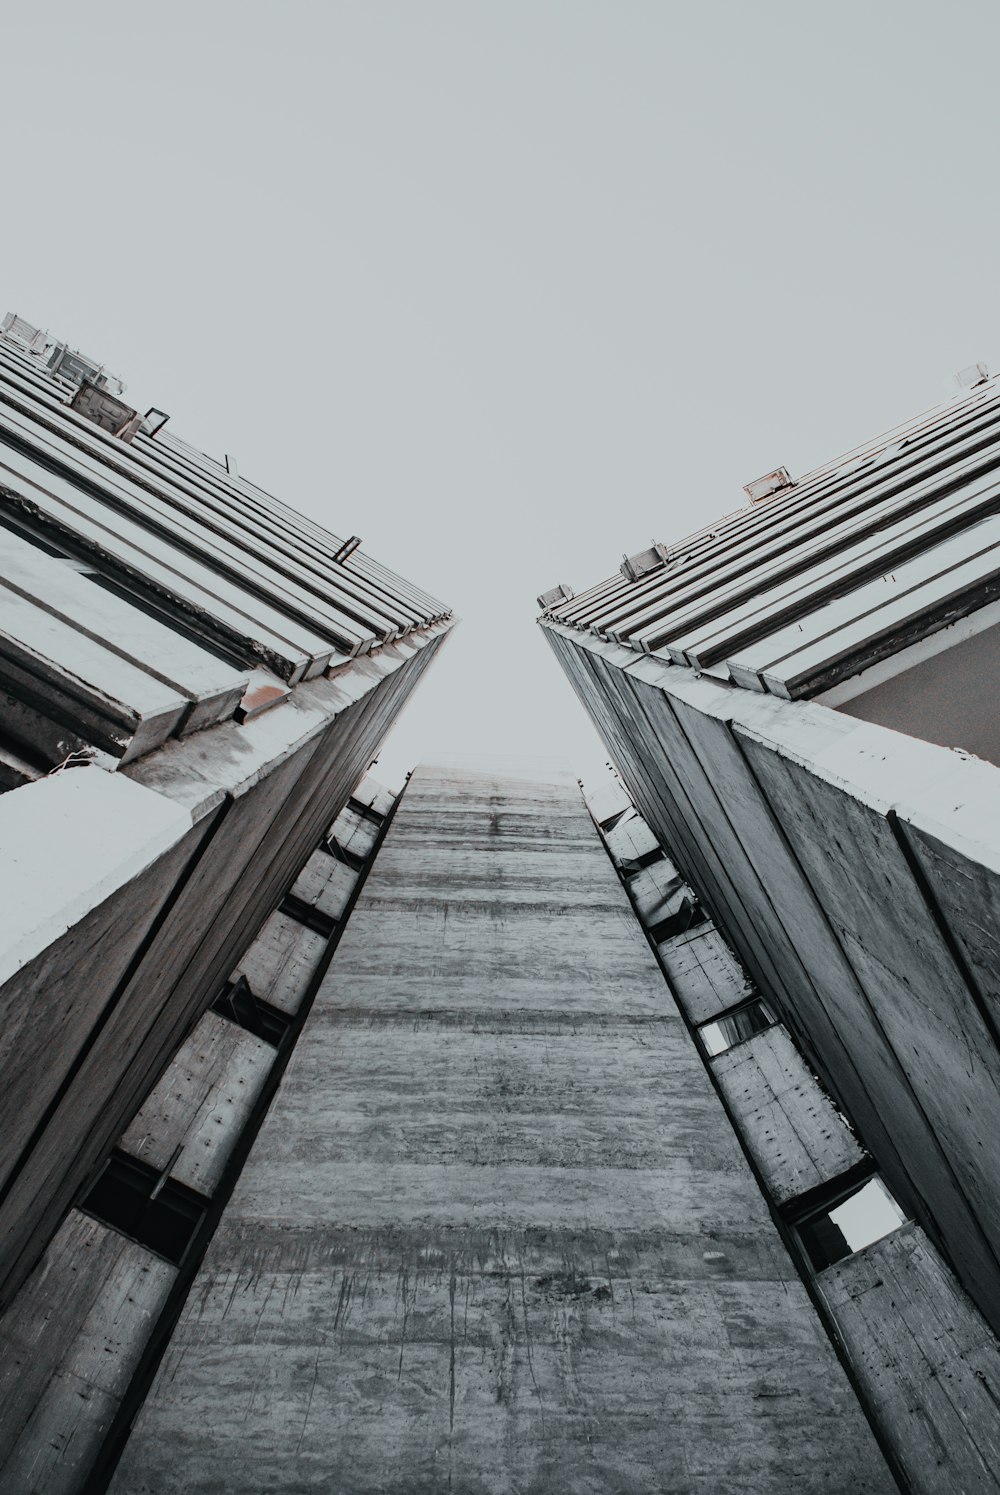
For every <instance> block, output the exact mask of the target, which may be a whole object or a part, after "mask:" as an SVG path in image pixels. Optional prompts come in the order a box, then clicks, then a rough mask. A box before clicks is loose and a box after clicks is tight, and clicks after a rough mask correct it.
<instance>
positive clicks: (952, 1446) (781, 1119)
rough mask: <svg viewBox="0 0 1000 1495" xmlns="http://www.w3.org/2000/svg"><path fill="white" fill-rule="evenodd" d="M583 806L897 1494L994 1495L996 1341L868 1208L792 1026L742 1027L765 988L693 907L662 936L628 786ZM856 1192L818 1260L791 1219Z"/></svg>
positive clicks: (912, 1246) (855, 1141)
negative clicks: (683, 924) (848, 1376)
mask: <svg viewBox="0 0 1000 1495" xmlns="http://www.w3.org/2000/svg"><path fill="white" fill-rule="evenodd" d="M589 804H590V808H591V813H592V814H593V815H594V817H595V820H596V821H597V822H598V825H599V826H600V828H601V834H602V837H603V839H604V842H605V845H606V846H607V848H608V852H609V854H610V856H611V858H612V861H613V862H614V863H615V865H616V867H617V868H618V870H619V873H620V874H621V876H622V878H623V881H624V885H625V888H626V890H627V891H628V894H629V898H630V900H631V902H632V905H633V907H634V908H635V910H636V913H637V915H638V917H639V919H640V921H641V922H642V923H643V926H644V927H645V929H646V931H647V934H649V936H650V939H651V941H652V942H653V943H654V944H655V946H656V953H657V957H658V959H659V961H660V963H661V965H662V967H663V970H664V972H665V973H666V975H667V977H668V980H669V982H670V986H671V989H672V991H673V992H674V995H675V996H676V999H677V1002H678V1005H679V1007H680V1009H681V1011H682V1012H683V1013H684V1014H685V1016H686V1017H687V1019H688V1021H689V1024H690V1026H691V1029H692V1038H693V1041H694V1042H695V1043H696V1044H697V1045H698V1046H699V1048H700V1049H701V1051H702V1053H703V1055H704V1056H705V1059H706V1063H707V1067H708V1072H709V1075H710V1076H711V1079H712V1082H713V1083H714V1085H715V1087H716V1089H717V1091H718V1093H719V1096H720V1097H721V1099H722V1101H723V1103H724V1104H725V1107H726V1110H727V1112H728V1114H729V1118H730V1120H731V1122H732V1124H733V1125H734V1127H735V1128H736V1131H737V1134H738V1135H739V1137H740V1139H741V1141H742V1143H743V1146H744V1148H745V1150H746V1152H747V1154H748V1156H749V1158H750V1159H751V1160H752V1162H753V1164H754V1166H755V1169H756V1172H757V1176H758V1178H759V1180H760V1184H761V1187H762V1189H763V1190H764V1193H765V1195H766V1196H767V1198H768V1199H769V1200H770V1201H771V1204H772V1206H773V1208H774V1210H775V1213H776V1214H777V1215H778V1216H779V1218H781V1220H782V1223H783V1225H784V1227H785V1234H786V1241H787V1243H788V1245H789V1248H790V1250H791V1252H792V1254H793V1256H794V1257H795V1259H796V1260H797V1261H798V1262H799V1264H800V1268H801V1271H802V1274H803V1277H804V1278H805V1279H806V1280H807V1281H808V1282H810V1284H811V1286H812V1288H813V1290H814V1292H815V1294H816V1296H817V1300H818V1305H819V1307H820V1311H821V1312H822V1314H823V1316H824V1319H825V1321H826V1323H827V1326H828V1328H829V1330H830V1334H831V1337H832V1338H834V1339H835V1340H836V1341H837V1343H838V1344H840V1346H841V1347H842V1349H843V1351H844V1353H845V1354H846V1358H847V1361H848V1364H849V1365H850V1368H851V1371H852V1373H853V1375H854V1377H855V1382H856V1384H857V1386H858V1389H859V1393H860V1395H861V1397H862V1400H863V1402H864V1405H865V1408H866V1410H867V1412H868V1415H869V1417H870V1418H871V1421H872V1423H873V1425H874V1426H875V1427H876V1428H877V1430H878V1433H879V1435H880V1438H881V1440H882V1444H883V1447H884V1448H885V1449H886V1451H887V1453H888V1454H889V1456H890V1458H891V1460H892V1462H893V1464H894V1467H895V1469H896V1471H897V1474H898V1476H899V1477H900V1480H901V1483H902V1485H903V1488H904V1489H906V1490H908V1491H910V1492H912V1495H941V1492H943V1491H948V1492H956V1495H958V1492H962V1495H965V1492H972V1491H975V1492H977V1495H996V1492H998V1491H1000V1458H998V1453H1000V1410H998V1404H997V1400H996V1389H997V1388H998V1387H1000V1345H998V1343H997V1340H996V1338H995V1336H994V1335H993V1334H992V1333H991V1332H990V1329H989V1328H988V1326H987V1325H986V1323H985V1322H984V1320H983V1317H982V1315H981V1314H980V1313H979V1312H978V1311H977V1309H976V1307H975V1305H974V1304H973V1303H972V1302H971V1300H970V1299H969V1297H968V1295H967V1294H966V1293H964V1292H963V1291H962V1288H961V1287H960V1285H959V1283H958V1282H957V1280H956V1278H955V1275H954V1273H953V1272H952V1271H951V1270H950V1269H949V1267H948V1265H947V1263H946V1262H945V1261H944V1260H943V1259H942V1257H941V1255H940V1253H939V1252H938V1251H937V1250H936V1249H935V1247H934V1246H933V1244H932V1243H931V1242H930V1241H929V1240H928V1239H927V1236H926V1234H925V1232H924V1231H923V1230H922V1229H921V1228H920V1226H919V1225H917V1224H916V1223H915V1222H914V1221H907V1220H905V1219H903V1218H902V1215H901V1214H900V1215H896V1216H893V1215H891V1214H890V1216H889V1217H885V1215H884V1214H883V1215H881V1216H879V1215H876V1216H874V1217H873V1216H872V1215H871V1208H872V1206H871V1204H870V1203H869V1204H868V1205H865V1204H864V1202H863V1201H864V1197H865V1196H864V1195H863V1193H862V1190H864V1189H865V1188H866V1186H868V1187H870V1184H869V1181H870V1180H871V1179H874V1178H875V1177H876V1168H875V1163H874V1160H873V1159H872V1158H871V1156H870V1154H869V1153H868V1152H867V1151H866V1150H865V1148H864V1147H863V1146H862V1145H861V1142H860V1140H859V1138H858V1136H857V1134H856V1132H855V1130H854V1128H853V1127H852V1126H851V1124H850V1118H849V1117H847V1116H845V1115H844V1113H843V1112H842V1111H840V1110H839V1109H838V1107H837V1106H836V1105H835V1103H834V1101H833V1100H832V1099H831V1097H830V1095H829V1094H828V1093H827V1091H826V1090H825V1089H824V1087H823V1085H822V1083H821V1082H820V1080H819V1078H818V1077H817V1075H816V1074H815V1073H814V1071H813V1070H812V1068H811V1067H810V1065H809V1064H808V1062H807V1060H806V1057H805V1055H804V1054H803V1052H802V1050H801V1049H800V1047H799V1046H798V1043H797V1042H796V1040H795V1038H794V1037H793V1035H792V1033H791V1032H790V1031H789V1029H788V1028H787V1027H786V1026H785V1025H784V1024H783V1023H782V1022H780V1021H776V1020H774V1017H775V1015H774V1014H773V1013H770V1012H761V1011H760V1010H758V1012H757V1014H756V1016H755V1018H754V1021H753V1023H749V1022H747V1021H746V1018H747V1016H748V1013H749V1011H750V1009H751V1007H752V1005H753V1004H754V1003H759V994H758V993H757V992H756V989H755V987H754V984H753V982H752V980H751V979H750V978H749V977H748V975H747V973H746V972H745V971H744V970H742V969H741V967H740V965H739V962H738V961H737V960H736V958H735V956H734V955H733V953H732V951H730V950H729V949H728V948H727V947H726V945H725V942H724V941H723V940H722V938H721V936H720V934H719V931H718V930H717V929H716V927H715V926H714V924H713V923H712V922H711V920H709V919H707V918H706V917H705V915H704V913H703V912H702V913H701V914H700V915H699V916H698V917H697V918H696V920H695V921H694V924H693V926H692V927H691V928H689V929H688V930H686V931H684V932H683V933H680V934H666V935H665V936H664V937H661V938H659V939H657V938H656V935H655V934H654V930H656V928H657V925H656V923H655V913H654V914H653V915H652V917H651V916H650V914H649V913H644V911H643V907H644V904H645V903H646V901H647V900H646V897H645V889H644V887H643V884H642V881H641V879H642V877H643V876H644V875H645V873H646V872H648V871H652V872H657V873H658V874H659V880H660V882H661V883H663V882H676V881H677V877H678V875H677V871H676V868H675V867H674V866H673V864H672V863H671V861H670V860H669V858H667V857H666V856H665V855H664V854H663V853H662V848H660V859H659V860H658V861H655V862H653V863H651V864H650V865H649V866H648V867H647V868H645V869H643V870H642V871H640V872H639V873H636V872H635V870H634V869H635V860H634V853H635V851H636V849H637V848H641V849H642V855H643V856H644V858H646V859H648V858H649V857H651V856H653V855H654V854H655V852H654V847H655V846H656V842H655V838H654V837H653V836H652V833H651V831H650V828H649V827H648V826H647V825H646V823H645V821H643V820H642V818H641V817H640V816H639V815H638V813H637V812H636V810H635V809H634V808H633V807H632V806H631V804H630V801H629V799H628V796H627V795H625V793H624V791H623V790H622V789H621V787H620V786H619V785H609V786H606V787H605V788H604V789H603V790H602V791H601V792H600V793H599V794H598V795H596V796H594V797H593V798H591V799H590V800H589ZM689 892H691V893H692V897H693V891H692V890H689ZM741 1017H742V1019H743V1020H744V1021H743V1025H742V1026H741V1025H740V1018H741ZM713 1020H714V1021H713ZM758 1024H763V1025H764V1026H760V1027H757V1025H758ZM751 1028H755V1029H756V1031H750V1029H751ZM726 1043H728V1044H729V1046H728V1047H723V1046H722V1045H725V1044H726ZM852 1196H853V1197H854V1198H855V1199H856V1201H857V1203H856V1204H855V1210H856V1211H857V1213H856V1214H855V1217H854V1218H855V1226H856V1227H857V1228H860V1230H861V1231H862V1234H861V1236H860V1237H859V1238H857V1239H856V1240H854V1241H853V1242H851V1241H848V1240H844V1241H842V1242H840V1243H839V1244H838V1246H837V1250H838V1251H839V1252H840V1253H841V1254H840V1256H839V1259H837V1260H835V1261H832V1262H829V1263H828V1264H826V1265H825V1266H823V1267H821V1268H818V1267H817V1264H816V1262H815V1261H813V1260H812V1258H811V1256H810V1253H809V1250H808V1248H807V1246H806V1245H805V1243H804V1240H803V1238H802V1235H801V1226H802V1224H803V1222H804V1221H807V1220H808V1219H809V1218H810V1217H811V1215H812V1212H813V1207H814V1206H815V1205H816V1204H817V1203H818V1202H824V1201H825V1202H826V1203H827V1204H828V1205H829V1206H830V1207H831V1208H834V1209H836V1208H837V1206H839V1205H842V1204H843V1203H844V1201H845V1199H850V1198H851V1197H852ZM833 1222H834V1224H835V1223H836V1216H834V1217H833ZM838 1231H839V1227H837V1228H836V1231H835V1232H833V1239H834V1240H836V1234H837V1232H838ZM849 1248H851V1249H849Z"/></svg>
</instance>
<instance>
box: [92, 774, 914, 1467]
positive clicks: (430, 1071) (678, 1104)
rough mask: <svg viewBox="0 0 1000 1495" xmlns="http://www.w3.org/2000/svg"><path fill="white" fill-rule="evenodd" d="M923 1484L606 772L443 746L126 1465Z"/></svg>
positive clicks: (225, 1224)
mask: <svg viewBox="0 0 1000 1495" xmlns="http://www.w3.org/2000/svg"><path fill="white" fill-rule="evenodd" d="M894 1488H895V1487H894V1485H893V1482H892V1480H891V1478H890V1476H889V1474H888V1472H887V1470H886V1467H885V1465H884V1463H883V1460H882V1458H881V1455H880V1454H879V1452H878V1450H877V1448H876V1446H875V1443H874V1440H873V1438H872V1436H871V1433H870V1431H869V1429H868V1426H867V1424H866V1423H865V1421H864V1418H863V1416H862V1414H861V1411H860V1409H859V1406H858V1403H857V1401H856V1398H855V1396H854V1393H853V1392H852V1390H851V1388H850V1386H849V1384H848V1382H847V1380H846V1377H845V1375H844V1373H843V1371H842V1370H841V1368H840V1365H839V1363H838V1361H837V1360H836V1358H835V1356H834V1354H833V1351H832V1349H831V1347H830V1344H829V1341H828V1340H827V1338H826V1336H825V1334H824V1331H823V1329H822V1327H821V1325H820V1322H819V1320H818V1317H817V1315H816V1313H815V1310H814V1309H813V1307H812V1305H811V1303H810V1301H809V1299H808V1297H807V1295H806V1293H805V1290H804V1288H803V1286H802V1284H801V1282H800V1280H799V1278H798V1276H797V1274H796V1272H795V1270H794V1268H793V1266H792V1264H791V1262H790V1260H789V1258H788V1256H787V1254H786V1252H785V1250H784V1247H783V1245H782V1243H781V1241H780V1238H779V1236H778V1234H777V1231H776V1229H775V1227H774V1225H773V1223H772V1221H771V1218H770V1216H769V1214H768V1212H767V1209H766V1207H765V1205H764V1202H763V1200H762V1197H761V1195H760V1192H759V1190H758V1188H757V1185H756V1183H755V1181H754V1178H753V1176H752V1174H751V1172H750V1170H749V1168H748V1166H747V1164H746V1162H745V1160H744V1158H743V1155H742V1153H741V1152H740V1150H739V1147H738V1145H737V1143H736V1141H735V1138H734V1136H733V1134H732V1131H731V1129H730V1126H729V1123H728V1121H727V1119H726V1117H725V1114H724V1112H723V1110H722V1107H721V1103H720V1102H719V1100H718V1098H717V1097H716V1095H715V1093H714V1091H713V1089H712V1087H711V1084H710V1082H709V1079H708V1077H707V1075H706V1073H705V1070H704V1068H703V1066H702V1064H701V1061H700V1060H699V1058H698V1056H697V1054H696V1052H695V1050H694V1046H693V1044H692V1042H691V1040H690V1038H689V1037H688V1035H687V1032H686V1029H685V1027H684V1024H683V1022H682V1020H681V1018H680V1016H679V1014H678V1012H677V1010H676V1008H675V1006H674V1005H673V1002H672V999H671V997H670V995H669V992H668V989H667V987H666V985H665V983H664V981H663V978H662V975H661V973H660V971H659V968H658V967H657V965H656V962H655V960H654V958H653V956H652V954H651V952H650V950H649V947H648V945H647V943H646V941H645V938H644V936H643V934H642V931H641V929H640V927H639V925H638V923H637V921H636V920H635V917H634V915H633V914H632V911H631V909H630V908H629V905H628V901H627V899H626V897H625V894H624V892H623V890H622V888H621V886H620V884H619V882H618V880H617V877H616V875H615V873H614V871H613V869H612V866H611V864H610V862H609V860H608V858H607V856H606V854H605V852H604V850H603V848H602V846H601V843H600V841H599V839H598V836H597V834H596V831H595V829H594V827H593V823H592V822H591V820H590V818H589V816H588V815H587V813H586V810H585V808H584V806H583V803H582V799H581V797H580V795H579V792H578V790H577V787H576V785H575V784H574V783H572V781H570V780H568V779H566V778H564V777H562V776H561V775H559V774H558V773H554V772H552V771H551V770H549V769H543V768H536V769H534V770H524V769H523V768H522V770H520V771H519V772H517V773H514V772H513V771H511V770H509V769H506V768H503V769H500V768H497V767H491V766H488V765H480V766H478V767H470V766H465V767H461V768H458V767H454V766H450V767H449V766H438V767H436V768H435V767H427V768H424V769H421V770H418V772H417V774H416V775H415V776H414V778H413V779H412V780H411V782H410V785H409V788H408V790H407V792H406V794H405V796H404V798H403V800H402V802H401V805H400V808H399V810H398V812H397V815H396V817H395V820H394V822H393V824H392V827H391V828H390V831H389V833H388V836H387V838H386V840H385V843H384V844H383V847H382V850H381V851H380V853H379V856H378V858H377V860H376V863H375V866H374V869H373V871H372V873H371V874H370V876H369V878H368V881H367V883H366V886H365V888H364V890H363V892H362V895H361V898H360V899H359V901H358V904H357V906H356V908H355V912H354V914H353V916H352V919H351V922H350V924H349V925H348V928H347V930H346V933H345V935H344V938H343V940H342V942H341V944H340V946H339V949H338V952H337V955H336V958H335V960H334V962H333V964H332V966H331V968H330V970H329V972H328V974H327V976H326V978H325V980H324V982H323V985H322V987H321V989H320V992H319V995H318V997H317V1000H316V1004H315V1006H314V1008H313V1011H312V1013H311V1015H310V1018H309V1021H308V1023H307V1025H306V1028H305V1030H304V1033H303V1036H302V1038H301V1040H300V1042H299V1044H298V1046H297V1048H296V1051H295V1054H294V1056H293V1059H292V1061H291V1064H290V1066H289V1069H288V1071H287V1072H286V1075H285V1078H284V1081H283V1083H282V1086H281V1088H280V1091H279V1093H278V1096H277V1098H276V1100H275V1102H274V1104H273V1106H272V1108H271V1111H270V1113H269V1115H268V1118H267V1120H266V1122H265V1124H264V1127H263V1129H262V1132H261V1134H260V1137H259V1138H258V1142H257V1144H256V1147H255V1149H254V1152H253V1153H252V1155H251V1158H250V1161H249V1163H248V1165H247V1167H246V1169H245V1171H244V1173H243V1176H242V1179H241V1181H240V1183H239V1185H238V1186H237V1189H236V1192H235V1193H234V1196H233V1198H232V1200H231V1202H230V1205H229V1207H228V1209H227V1211H226V1213H225V1215H224V1218H223V1221H222V1223H221V1225H220V1228H219V1230H218V1232H217V1234H216V1237H215V1240H214V1242H213V1244H212V1247H211V1249H210V1252H209V1254H208V1256H207V1258H206V1261H205V1263H204V1265H203V1268H202V1270H201V1272H200V1274H199V1276H198V1278H197V1279H196V1282H195V1285H194V1288H193V1290H192V1293H191V1296H190V1298H189V1300H188V1303H187V1306H186V1309H185V1311H184V1314H183V1316H182V1319H181V1322H180V1324H179V1326H178V1329H177V1331H176V1333H175V1335H174V1338H173V1340H172V1342H171V1344H170V1347H169V1349H168V1351H167V1354H166V1356H165V1359H164V1362H163V1364H162V1366H161V1369H160V1373H159V1376H158V1378H157V1381H156V1383H155V1385H154V1387H153V1389H152V1391H151V1393H150V1396H149V1398H148V1400H147V1402H146V1405H145V1407H144V1409H143V1411H142V1413H141V1415H140V1417H139V1420H138V1423H137V1426H136V1428H135V1431H134V1433H133V1435H132V1438H131V1439H130V1442H129V1444H128V1446H127V1448H126V1451H125V1454H124V1457H123V1460H122V1463H121V1465H120V1466H119V1470H118V1473H117V1475H116V1478H115V1480H114V1481H113V1484H112V1489H113V1491H114V1492H115V1495H140V1492H143V1495H174V1492H177V1495H179V1492H181V1491H183V1492H185V1495H199V1492H200V1495H208V1492H221V1491H233V1492H236V1491H239V1492H249V1491H261V1492H263V1491H268V1492H275V1495H276V1492H282V1495H284V1492H289V1495H291V1492H296V1495H297V1492H306V1491H326V1492H333V1491H336V1492H337V1495H352V1492H358V1495H361V1492H365V1495H369V1492H376V1491H393V1492H397V1491H398V1492H403V1491H405V1492H411V1495H415V1492H418V1491H419V1492H431V1491H433V1492H438V1491H445V1490H450V1491H467V1492H470V1495H471V1492H476V1495H487V1492H489V1495H542V1492H556V1491H559V1492H562V1491H566V1492H574V1495H584V1492H587V1495H597V1492H601V1495H606V1492H619V1495H624V1492H639V1491H643V1492H646V1491H670V1492H689V1491H698V1492H703V1495H751V1492H752V1495H766V1492H771V1491H773V1492H775V1495H778V1492H781V1495H785V1492H787V1491H789V1490H792V1489H795V1490H797V1491H806V1492H811V1491H821V1490H822V1491H824V1492H826V1495H848V1492H850V1495H856V1492H874V1491H879V1492H883V1491H890V1490H892V1489H894Z"/></svg>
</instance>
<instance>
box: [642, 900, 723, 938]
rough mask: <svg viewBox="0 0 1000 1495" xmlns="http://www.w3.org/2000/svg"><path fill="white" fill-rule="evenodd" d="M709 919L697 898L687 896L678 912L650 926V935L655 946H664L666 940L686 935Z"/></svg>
mask: <svg viewBox="0 0 1000 1495" xmlns="http://www.w3.org/2000/svg"><path fill="white" fill-rule="evenodd" d="M707 918H708V915H707V914H706V913H705V910H704V909H703V908H702V906H701V904H700V903H699V902H698V900H697V898H694V897H690V898H689V897H687V896H686V895H685V897H684V898H682V899H681V902H680V906H679V908H678V909H677V910H676V912H674V913H672V914H668V915H667V917H666V918H665V919H659V920H658V921H657V922H656V923H655V924H651V925H650V926H649V935H650V938H651V939H652V941H653V943H654V945H662V943H663V941H664V940H672V939H675V938H676V936H677V935H679V934H686V932H687V931H688V930H689V929H693V928H694V927H695V925H696V924H704V923H705V920H706V919H707Z"/></svg>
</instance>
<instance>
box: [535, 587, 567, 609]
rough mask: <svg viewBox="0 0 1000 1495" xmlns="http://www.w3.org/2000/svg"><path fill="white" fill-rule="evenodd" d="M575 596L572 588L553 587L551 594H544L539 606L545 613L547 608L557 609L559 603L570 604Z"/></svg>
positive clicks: (540, 598)
mask: <svg viewBox="0 0 1000 1495" xmlns="http://www.w3.org/2000/svg"><path fill="white" fill-rule="evenodd" d="M573 595H574V593H573V588H572V587H567V586H560V587H553V588H552V590H551V592H543V593H542V595H541V596H540V597H539V599H538V606H539V607H540V608H541V609H542V611H543V612H545V610H546V609H547V608H550V607H555V605H556V603H557V602H568V601H569V600H570V598H571V597H572V596H573Z"/></svg>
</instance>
